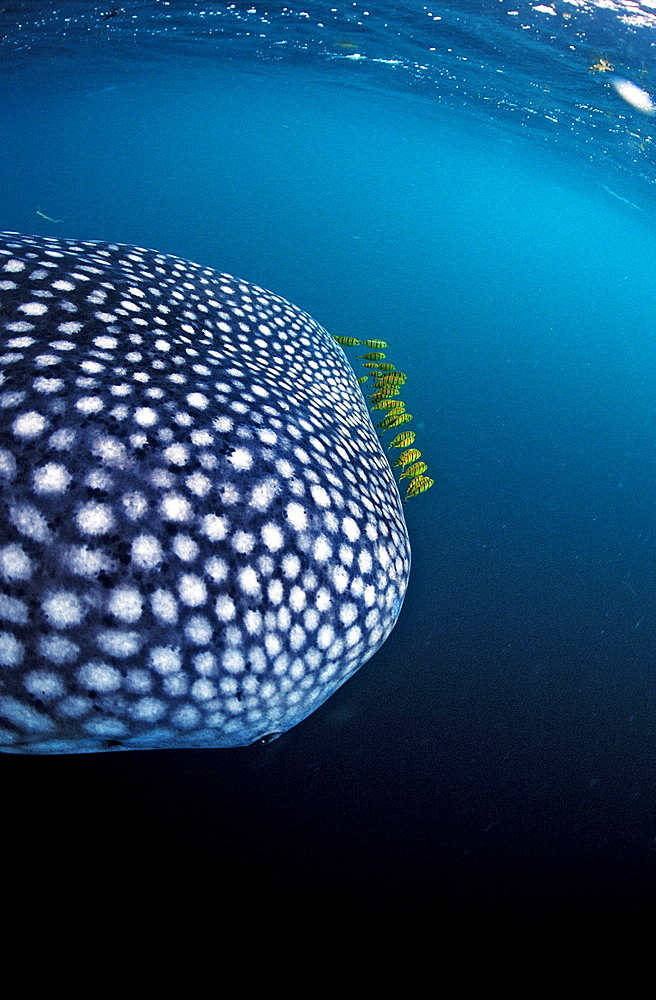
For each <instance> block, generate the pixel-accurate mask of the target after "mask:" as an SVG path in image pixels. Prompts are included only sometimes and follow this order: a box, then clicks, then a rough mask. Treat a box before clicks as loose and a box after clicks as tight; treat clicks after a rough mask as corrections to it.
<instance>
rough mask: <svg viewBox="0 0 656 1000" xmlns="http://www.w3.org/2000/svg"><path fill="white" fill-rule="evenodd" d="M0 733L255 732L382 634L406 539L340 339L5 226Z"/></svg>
mask: <svg viewBox="0 0 656 1000" xmlns="http://www.w3.org/2000/svg"><path fill="white" fill-rule="evenodd" d="M0 339H1V343H0V352H1V356H0V370H1V374H0V749H3V750H5V751H7V752H15V753H74V752H89V751H95V750H103V749H110V748H125V749H144V748H166V747H232V746H243V745H246V744H250V743H253V742H255V741H257V740H265V739H267V738H270V737H271V735H273V734H276V733H280V732H284V731H286V730H288V729H289V728H290V727H291V726H294V725H295V724H297V723H298V722H300V721H301V720H302V719H304V718H305V717H306V716H307V715H309V714H310V713H311V712H312V711H314V710H315V709H316V708H317V707H318V706H319V705H321V704H322V702H323V701H325V699H326V698H328V697H329V696H330V694H332V693H333V692H334V691H335V690H336V689H337V688H338V687H339V686H340V685H341V684H343V683H344V681H345V680H347V678H348V677H350V676H351V675H352V674H353V673H354V671H356V670H357V669H358V668H359V667H360V666H361V665H362V664H363V663H365V662H366V661H367V660H368V659H369V658H370V657H371V656H372V655H373V654H374V653H375V651H376V650H377V649H378V648H379V647H380V645H381V644H382V643H383V642H384V640H385V638H386V637H387V635H388V634H389V632H390V631H391V629H392V627H393V626H394V623H395V621H396V618H397V616H398V614H399V611H400V608H401V604H402V601H403V597H404V594H405V590H406V586H407V581H408V574H409V567H410V549H409V542H408V536H407V531H406V527H405V522H404V518H403V514H402V507H401V503H400V498H399V494H398V490H397V487H396V483H395V481H394V477H393V475H392V472H391V470H390V467H389V464H388V461H387V459H386V457H385V455H384V453H383V452H382V450H381V447H380V444H379V441H378V438H377V436H376V433H375V431H374V429H373V427H372V424H371V421H370V419H369V416H368V413H367V409H366V406H365V403H364V400H363V397H362V393H361V391H360V388H359V386H358V384H357V380H356V377H355V375H354V374H353V372H352V370H351V368H350V367H349V365H348V363H347V361H346V359H345V356H344V354H343V352H342V351H341V349H340V348H339V347H338V346H337V344H336V343H335V342H334V340H333V339H332V338H331V337H330V336H329V335H328V334H327V333H326V331H325V330H324V329H323V328H322V327H321V326H320V325H319V324H318V323H316V322H315V321H314V320H313V319H312V318H311V317H310V316H308V315H307V314H306V313H304V312H302V311H301V310H299V309H297V308H296V307H295V306H293V305H291V304H290V303H289V302H287V301H285V300H284V299H282V298H280V297H279V296H277V295H274V294H272V293H271V292H268V291H264V290H263V289H261V288H258V287H256V286H254V285H251V284H248V283H247V282H245V281H241V280H238V279H236V278H233V277H231V276H229V275H226V274H221V273H218V272H216V271H213V270H210V269H208V268H203V267H201V266H199V265H197V264H192V263H189V262H188V261H184V260H180V259H178V258H175V257H171V256H166V255H164V254H161V253H157V252H154V251H151V250H144V249H141V248H138V247H131V246H121V245H116V244H103V243H91V242H78V241H73V240H55V239H48V238H42V237H33V236H21V235H16V234H11V233H6V234H2V235H1V236H0Z"/></svg>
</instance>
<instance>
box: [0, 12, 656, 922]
mask: <svg viewBox="0 0 656 1000" xmlns="http://www.w3.org/2000/svg"><path fill="white" fill-rule="evenodd" d="M372 6H373V5H372ZM655 28H656V8H654V6H653V4H650V3H647V2H643V3H641V4H638V3H630V2H628V0H626V2H619V0H618V2H613V3H607V2H604V3H595V2H588V0H577V2H571V0H570V2H566V0H563V2H558V3H556V4H531V3H526V2H525V0H522V2H521V3H519V4H512V3H510V2H509V0H504V2H499V0H494V2H492V0H477V2H465V0H451V2H450V3H441V2H440V3H436V4H433V5H429V6H426V5H423V4H420V3H413V2H407V0H406V2H397V3H396V4H376V5H375V9H374V10H369V9H368V8H367V6H366V5H364V4H361V3H358V4H353V3H339V2H334V3H333V4H332V5H328V4H323V3H310V4H305V5H304V6H303V8H302V9H301V8H298V9H296V8H291V7H286V6H282V5H279V4H277V5H267V6H266V7H258V6H257V4H252V5H247V4H229V5H223V4H200V3H188V2H187V3H184V2H176V0H171V2H170V3H163V2H150V3H138V4H137V3H127V2H125V3H124V4H123V5H122V6H120V7H118V6H114V5H107V6H106V7H103V6H102V5H97V4H96V5H92V4H89V5H87V4H85V3H75V2H69V3H62V4H59V5H56V6H53V5H49V4H42V3H38V2H30V3H16V4H13V5H7V6H6V7H5V8H4V9H3V11H1V12H0V54H1V57H2V58H1V62H0V121H1V123H2V133H1V134H2V136H3V156H2V157H0V222H1V225H0V228H1V229H8V230H17V231H21V232H31V233H40V234H43V235H53V236H66V237H68V236H70V237H75V238H79V239H99V240H115V241H120V242H126V243H134V244H137V245H140V246H146V247H153V248H157V249H159V250H162V251H164V252H167V253H172V254H177V255H180V256H182V257H186V258H189V259H192V260H196V261H199V262H201V263H203V264H206V265H209V266H213V267H216V268H219V269H220V270H224V271H228V272H231V273H233V274H236V275H238V276H240V277H244V278H246V279H248V280H250V281H253V282H256V283H258V284H260V285H263V286H264V287H266V288H271V289H272V290H274V291H275V292H277V293H279V294H282V295H284V296H286V297H287V298H289V299H290V300H291V301H293V302H295V303H296V304H297V305H299V306H301V307H302V308H303V309H306V310H307V311H308V312H310V313H311V314H312V315H313V316H315V317H316V318H317V319H318V320H319V321H320V322H321V323H322V324H323V325H324V326H325V327H326V328H327V329H328V330H330V332H331V333H334V334H337V335H354V336H357V337H360V338H362V339H365V338H370V337H378V338H382V339H385V340H387V341H389V343H390V345H391V349H393V354H394V360H395V361H396V362H397V364H400V365H401V366H402V367H403V368H404V370H405V371H407V372H408V375H409V380H408V387H407V391H406V393H405V399H406V404H407V406H408V409H409V410H410V411H411V412H412V413H414V415H415V423H414V424H413V426H415V427H416V428H417V430H418V434H419V433H420V434H421V442H422V445H421V446H422V451H423V452H424V455H425V456H426V457H427V458H428V460H429V462H430V473H431V475H433V476H434V478H435V480H436V484H435V486H434V487H433V489H432V490H431V491H430V492H429V493H427V494H426V495H425V496H422V497H419V498H417V499H416V500H414V501H413V502H411V503H409V504H408V505H407V508H406V514H407V521H408V526H409V530H410V535H411V541H412V546H413V560H414V563H413V573H412V579H411V584H410V591H409V594H408V597H407V599H406V603H405V606H404V609H403V612H402V615H401V618H400V620H399V623H398V625H397V627H396V629H395V630H394V632H393V633H392V635H391V637H390V639H389V640H388V642H387V643H386V644H385V646H384V647H383V648H382V650H381V651H380V652H379V653H378V654H377V655H376V657H375V658H374V659H373V660H372V661H371V662H370V663H369V664H368V665H367V666H366V667H365V668H364V669H363V670H362V671H361V672H360V673H359V674H358V675H357V676H356V677H354V678H353V679H352V680H351V681H350V682H349V683H348V684H347V685H346V686H345V687H344V688H342V689H341V690H340V691H339V692H338V693H337V694H336V695H335V696H334V697H333V698H332V699H331V700H330V701H329V702H328V703H327V704H326V705H325V706H324V707H323V708H322V709H321V710H319V711H318V712H317V713H315V715H313V716H311V717H310V718H309V719H308V720H307V721H306V722H305V723H303V724H302V726H300V727H298V728H297V729H296V730H293V731H291V732H290V733H289V734H287V735H286V736H284V737H283V738H281V739H280V740H278V741H277V742H276V743H275V744H272V745H270V746H267V747H261V748H260V747H258V748H252V749H249V750H247V751H186V752H181V753H176V752H160V753H158V752H149V753H144V754H141V753H135V754H117V755H110V756H90V757H84V758H57V759H42V758H39V759H30V758H19V757H12V758H3V761H2V766H3V770H4V780H5V782H6V787H8V788H10V789H11V792H10V794H9V795H8V799H9V803H8V804H9V808H10V809H12V814H14V815H15V816H16V825H15V827H14V828H13V829H12V831H11V833H9V834H6V837H7V838H8V840H7V849H8V850H10V851H11V854H12V856H14V857H15V856H16V854H17V853H18V856H19V857H24V858H25V859H27V857H28V856H29V855H30V854H31V852H32V851H33V850H34V847H35V844H36V843H37V840H38V831H40V830H42V829H43V824H44V822H46V821H47V819H48V817H49V816H52V815H54V814H56V815H57V816H58V817H59V819H58V832H57V834H56V836H55V841H56V846H57V848H58V850H59V851H60V852H62V853H63V855H64V856H66V852H67V851H68V850H69V845H70V843H71V842H72V840H73V839H74V840H75V843H76V845H77V849H78V850H82V852H83V857H84V856H85V855H84V851H85V847H84V845H85V844H87V845H93V852H92V851H91V848H90V847H89V848H87V849H88V851H89V853H88V858H89V859H90V858H91V857H92V856H93V857H95V856H96V854H97V852H98V851H100V852H101V853H103V855H104V856H106V857H107V858H108V859H109V860H108V861H107V864H108V866H109V873H110V876H109V877H111V875H112V874H113V875H114V877H115V878H119V879H120V877H121V872H122V871H123V870H124V868H123V867H122V866H123V865H125V864H126V863H127V861H128V859H129V858H130V859H134V858H137V859H139V864H140V866H141V867H140V870H141V877H142V878H143V879H144V881H149V880H152V882H153V884H156V882H157V878H158V873H159V872H160V871H161V870H162V868H164V869H165V870H166V871H167V872H168V873H170V874H172V875H173V876H174V877H175V878H176V880H178V881H179V882H182V883H185V884H186V885H187V886H189V889H188V891H189V893H190V894H191V895H193V891H194V890H193V887H194V885H195V884H196V880H197V879H198V878H199V876H200V873H201V872H202V877H203V878H204V879H205V880H206V882H207V881H209V883H210V884H211V885H212V886H219V885H220V886H221V890H222V892H223V893H224V894H225V896H226V897H227V898H228V899H229V900H230V901H231V904H232V905H234V906H235V907H240V906H243V907H245V908H246V910H250V911H253V910H256V909H257V908H258V907H266V906H269V905H271V906H276V907H279V908H287V909H288V910H289V911H290V912H293V913H306V912H308V913H309V912H314V911H321V910H324V911H325V910H327V909H328V908H329V907H330V906H331V905H333V904H335V903H336V902H337V901H339V903H340V905H341V906H342V907H344V908H345V909H347V910H348V911H349V912H351V913H353V914H360V915H363V914H369V913H375V912H376V913H387V914H389V915H390V916H391V917H395V916H403V917H404V918H407V919H411V918H419V919H422V920H424V921H432V922H433V923H434V925H435V926H436V927H450V926H454V925H461V926H472V927H473V926H476V927H478V926H481V927H498V926H506V927H510V926H515V925H517V926H519V925H520V924H521V925H522V926H530V927H536V928H537V927H540V928H545V927H563V928H572V927H579V926H591V925H594V926H603V927H615V926H619V925H622V926H626V924H627V923H628V922H646V921H650V920H651V918H652V915H653V909H654V905H653V900H654V889H655V885H654V882H655V879H654V870H655V868H654V864H655V857H656V769H655V766H654V759H655V749H656V675H655V669H656V663H655V654H654V649H655V645H656V615H655V614H654V608H655V606H656V574H655V573H654V564H655V562H654V559H655V554H656V513H655V511H656V503H655V501H656V388H655V386H656V379H655V377H654V376H655V374H656V303H655V299H654V295H653V276H654V273H656V228H655V226H654V221H653V219H654V211H655V209H656V198H655V194H656V188H655V186H654V179H655V177H656V172H655V169H654V162H655V161H654V136H655V135H656V132H655V129H656V120H655V119H654V117H653V115H652V114H650V113H644V112H643V111H641V110H639V109H638V108H637V107H635V106H634V105H632V104H629V103H627V102H626V101H625V100H623V99H622V97H621V96H620V94H618V93H617V92H616V90H615V89H614V87H613V85H612V82H611V81H612V80H613V79H615V80H617V79H619V78H622V79H627V80H630V81H631V82H633V83H634V84H635V86H636V87H639V88H640V89H641V90H642V91H644V92H645V93H649V92H650V91H651V92H655V93H656V80H655V79H654V70H653V63H654V48H653V46H654V44H655V43H656V32H655ZM606 65H608V66H609V67H612V68H606ZM39 213H43V215H42V214H39ZM44 215H45V216H50V217H51V219H53V220H59V221H49V220H48V219H47V218H44ZM26 788H29V790H30V795H29V800H28V801H27V803H26V802H25V801H24V794H25V789H26ZM12 806H13V808H12ZM126 829H129V830H130V841H129V846H128V844H127V843H126V840H125V837H124V835H123V831H125V830H126ZM72 831H75V837H74V838H73V837H72ZM80 844H82V847H80ZM117 844H119V845H122V846H119V847H118V848H117V846H116V845H117ZM51 877H52V878H53V879H55V880H56V878H57V876H56V874H54V873H53V875H52V876H51ZM190 898H191V897H190Z"/></svg>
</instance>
